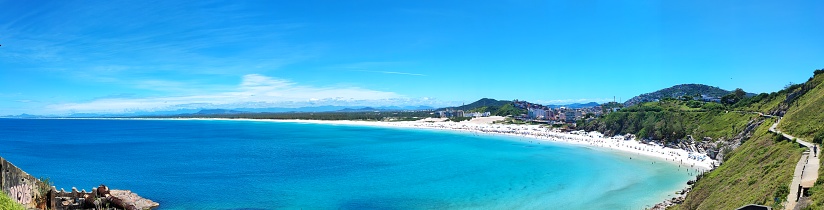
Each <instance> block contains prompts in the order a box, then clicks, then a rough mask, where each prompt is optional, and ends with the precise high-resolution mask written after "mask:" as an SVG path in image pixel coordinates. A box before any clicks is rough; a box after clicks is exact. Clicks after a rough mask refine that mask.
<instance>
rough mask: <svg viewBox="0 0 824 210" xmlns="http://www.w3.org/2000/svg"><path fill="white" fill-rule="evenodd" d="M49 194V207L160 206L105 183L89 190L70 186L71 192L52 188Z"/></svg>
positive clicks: (136, 209) (135, 209)
mask: <svg viewBox="0 0 824 210" xmlns="http://www.w3.org/2000/svg"><path fill="white" fill-rule="evenodd" d="M51 195H52V196H53V197H52V198H51V200H52V202H53V203H52V208H51V209H101V207H105V208H107V209H127V210H143V209H153V208H156V207H158V206H160V204H158V203H156V202H154V201H151V200H149V199H145V198H142V197H140V196H138V195H137V194H135V193H132V192H131V191H129V190H109V187H107V186H106V185H100V186H99V187H97V188H92V191H91V192H86V190H82V191H77V188H72V191H71V192H66V191H65V190H62V189H61V190H60V191H57V190H56V189H54V188H52V192H51Z"/></svg>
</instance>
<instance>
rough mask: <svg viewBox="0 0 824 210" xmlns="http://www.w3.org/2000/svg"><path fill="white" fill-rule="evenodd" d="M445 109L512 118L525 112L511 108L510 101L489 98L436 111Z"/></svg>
mask: <svg viewBox="0 0 824 210" xmlns="http://www.w3.org/2000/svg"><path fill="white" fill-rule="evenodd" d="M447 109H455V110H464V111H468V112H490V113H491V114H492V115H496V116H507V115H513V116H514V115H520V114H523V113H526V111H525V110H521V109H518V108H517V107H515V106H513V105H512V101H504V100H495V99H491V98H482V99H480V100H478V101H475V102H472V103H470V104H466V105H462V106H457V107H446V108H440V109H438V111H442V110H447Z"/></svg>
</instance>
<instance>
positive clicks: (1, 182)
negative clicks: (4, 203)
mask: <svg viewBox="0 0 824 210" xmlns="http://www.w3.org/2000/svg"><path fill="white" fill-rule="evenodd" d="M39 186H42V183H40V181H39V180H37V178H34V177H33V176H32V175H29V174H28V173H26V172H25V171H23V170H20V168H17V166H14V164H11V162H9V161H6V159H4V158H3V157H0V189H2V190H3V192H4V193H6V194H7V195H8V196H9V197H10V198H11V199H12V200H14V201H17V203H20V204H22V205H23V206H24V207H26V208H36V207H37V200H38V196H39V192H40V189H39Z"/></svg>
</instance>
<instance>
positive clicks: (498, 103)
mask: <svg viewBox="0 0 824 210" xmlns="http://www.w3.org/2000/svg"><path fill="white" fill-rule="evenodd" d="M510 103H512V101H503V100H495V99H491V98H482V99H480V100H478V101H475V102H472V103H470V104H465V105H462V106H457V107H444V108H440V109H438V110H445V109H456V110H465V111H466V110H472V109H476V108H481V107H502V106H504V105H507V104H510Z"/></svg>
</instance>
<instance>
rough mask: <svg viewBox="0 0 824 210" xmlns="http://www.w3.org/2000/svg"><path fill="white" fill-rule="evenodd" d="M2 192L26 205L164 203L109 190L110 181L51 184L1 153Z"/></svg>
mask: <svg viewBox="0 0 824 210" xmlns="http://www.w3.org/2000/svg"><path fill="white" fill-rule="evenodd" d="M0 192H2V193H5V194H7V195H8V196H9V198H11V199H12V200H13V201H14V202H17V203H19V204H20V205H23V207H24V208H26V209H55V210H60V209H128V210H138V209H139V210H143V209H153V208H156V207H158V206H160V204H158V203H157V202H154V201H151V200H149V199H145V198H142V197H140V196H138V195H137V194H135V193H133V192H132V191H129V190H109V187H107V186H106V185H100V186H99V187H96V188H92V191H91V192H86V190H82V191H77V188H72V190H71V191H66V190H63V189H60V190H59V191H58V190H57V189H56V188H55V187H54V186H51V183H49V182H48V181H46V182H44V181H41V180H39V179H37V178H34V177H33V176H32V175H30V174H28V173H26V172H25V171H23V170H21V169H20V168H18V167H17V166H15V165H14V164H11V162H9V161H7V160H5V159H3V157H0Z"/></svg>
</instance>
